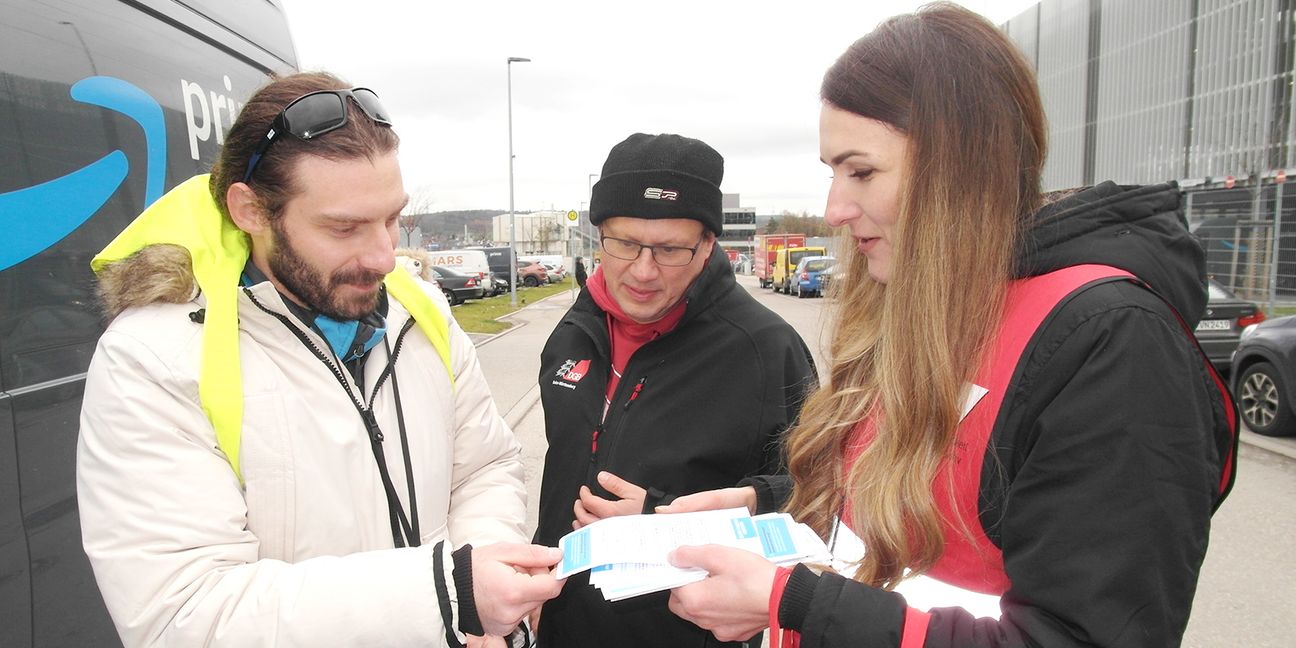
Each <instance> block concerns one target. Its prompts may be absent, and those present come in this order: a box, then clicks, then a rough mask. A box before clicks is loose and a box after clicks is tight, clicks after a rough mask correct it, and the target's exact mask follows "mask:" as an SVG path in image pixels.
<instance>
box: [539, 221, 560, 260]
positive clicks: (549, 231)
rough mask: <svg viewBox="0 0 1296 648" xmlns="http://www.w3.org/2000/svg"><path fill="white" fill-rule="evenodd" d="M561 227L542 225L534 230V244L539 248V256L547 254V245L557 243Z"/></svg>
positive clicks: (557, 225) (555, 224) (551, 224)
mask: <svg viewBox="0 0 1296 648" xmlns="http://www.w3.org/2000/svg"><path fill="white" fill-rule="evenodd" d="M562 234H563V226H562V225H559V224H558V223H551V222H550V223H542V224H541V225H540V226H538V227H536V228H535V237H536V243H537V244H539V246H540V253H541V254H548V253H549V244H550V243H553V242H554V241H557V240H558V239H559V238H561V237H562Z"/></svg>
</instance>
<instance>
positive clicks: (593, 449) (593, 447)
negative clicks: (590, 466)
mask: <svg viewBox="0 0 1296 648" xmlns="http://www.w3.org/2000/svg"><path fill="white" fill-rule="evenodd" d="M602 432H603V424H602V423H599V424H598V427H595V428H594V433H593V434H591V435H590V463H594V457H595V456H596V455H598V438H599V434H601V433H602Z"/></svg>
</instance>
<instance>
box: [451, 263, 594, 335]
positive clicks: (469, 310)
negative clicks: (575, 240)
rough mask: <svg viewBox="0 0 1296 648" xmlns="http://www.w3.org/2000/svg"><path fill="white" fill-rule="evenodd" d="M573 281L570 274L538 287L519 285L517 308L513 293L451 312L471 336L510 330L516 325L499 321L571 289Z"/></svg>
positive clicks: (462, 305)
mask: <svg viewBox="0 0 1296 648" xmlns="http://www.w3.org/2000/svg"><path fill="white" fill-rule="evenodd" d="M572 281H574V279H572V277H571V276H570V275H569V276H567V277H565V278H563V280H562V281H559V282H558V283H552V284H545V285H543V286H537V287H535V288H527V287H526V286H520V285H519V286H518V288H517V302H518V303H517V306H516V307H514V306H510V305H509V294H508V293H504V294H502V295H496V296H494V297H487V298H486V299H470V300H468V301H466V302H464V303H462V304H459V305H458V306H455V307H453V308H451V309H450V312H451V313H453V314H454V318H455V320H456V321H458V322H459V326H461V327H463V330H465V331H468V332H469V333H487V334H491V333H499V332H501V331H507V330H508V329H509V328H510V327H512V326H513V325H512V324H510V323H508V322H501V321H499V318H501V317H503V316H505V315H508V314H509V313H512V312H513V311H516V310H518V309H519V308H522V307H523V306H526V305H527V304H533V303H535V302H537V301H540V300H541V299H544V298H545V297H548V296H550V295H553V294H556V293H560V292H563V291H565V290H571V285H572Z"/></svg>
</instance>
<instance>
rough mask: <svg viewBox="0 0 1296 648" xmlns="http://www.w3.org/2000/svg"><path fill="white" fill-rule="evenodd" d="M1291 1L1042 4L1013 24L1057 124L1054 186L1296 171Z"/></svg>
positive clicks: (1053, 0)
mask: <svg viewBox="0 0 1296 648" xmlns="http://www.w3.org/2000/svg"><path fill="white" fill-rule="evenodd" d="M1293 4H1294V3H1293V1H1292V0H1044V2H1041V3H1039V4H1038V5H1036V6H1034V7H1032V8H1030V9H1028V10H1027V11H1025V12H1023V13H1022V14H1020V15H1018V16H1017V17H1015V18H1013V19H1012V20H1010V21H1008V23H1007V24H1006V25H1004V28H1005V30H1006V31H1007V33H1008V35H1009V36H1010V37H1011V38H1012V39H1013V40H1014V41H1015V42H1016V43H1017V44H1018V45H1019V46H1020V47H1021V48H1022V50H1023V51H1024V52H1025V53H1026V55H1027V56H1028V58H1030V59H1031V60H1032V61H1034V62H1035V64H1036V68H1037V71H1038V75H1039V83H1040V91H1041V93H1042V94H1043V97H1044V107H1045V110H1046V112H1047V114H1048V118H1049V135H1050V157H1049V162H1048V166H1047V167H1046V169H1045V173H1044V184H1045V189H1063V188H1067V187H1074V186H1078V185H1084V184H1092V183H1094V182H1098V181H1102V180H1105V179H1111V180H1116V181H1118V182H1161V181H1165V180H1176V179H1184V180H1186V179H1194V180H1195V179H1204V178H1208V177H1209V178H1223V177H1224V176H1228V175H1233V176H1235V177H1238V178H1245V177H1247V176H1249V175H1250V174H1252V173H1256V174H1259V175H1261V176H1264V175H1266V174H1268V173H1271V172H1272V170H1273V169H1276V168H1287V167H1291V166H1293V165H1294V164H1296V146H1293V145H1294V144H1296V139H1294V134H1293V131H1292V124H1293V123H1296V103H1294V102H1293V101H1292V80H1293V75H1292V65H1293V64H1292V52H1293V49H1296V48H1293V32H1294V31H1296V30H1293V22H1292V21H1293V12H1292V5H1293Z"/></svg>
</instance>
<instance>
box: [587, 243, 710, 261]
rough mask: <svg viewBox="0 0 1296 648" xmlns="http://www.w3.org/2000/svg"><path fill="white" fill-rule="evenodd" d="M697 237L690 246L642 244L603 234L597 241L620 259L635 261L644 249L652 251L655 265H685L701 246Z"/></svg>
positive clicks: (691, 259) (605, 250)
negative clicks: (694, 242)
mask: <svg viewBox="0 0 1296 648" xmlns="http://www.w3.org/2000/svg"><path fill="white" fill-rule="evenodd" d="M705 238H706V237H705V235H704V236H703V238H702V239H698V242H697V245H694V246H693V247H691V248H687V247H678V246H675V245H644V244H643V243H638V242H636V241H627V240H625V239H620V238H614V237H611V236H604V237H600V238H599V243H601V244H602V245H603V251H604V252H607V253H608V254H610V255H612V256H613V257H615V258H618V259H621V260H622V261H635V260H638V259H639V255H640V254H643V251H644V250H649V251H650V252H652V258H653V261H656V262H657V265H664V266H686V265H688V264H689V263H691V262H692V261H693V257H694V256H695V255H696V254H697V251H698V248H700V247H702V241H703V240H704V239H705Z"/></svg>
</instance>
